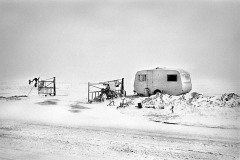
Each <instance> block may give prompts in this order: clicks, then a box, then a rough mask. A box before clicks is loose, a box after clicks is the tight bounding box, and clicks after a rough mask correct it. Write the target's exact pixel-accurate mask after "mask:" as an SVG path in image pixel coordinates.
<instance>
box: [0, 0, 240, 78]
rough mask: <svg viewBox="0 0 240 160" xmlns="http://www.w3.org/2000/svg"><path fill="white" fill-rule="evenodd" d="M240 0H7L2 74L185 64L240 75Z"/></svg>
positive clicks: (1, 4)
mask: <svg viewBox="0 0 240 160" xmlns="http://www.w3.org/2000/svg"><path fill="white" fill-rule="evenodd" d="M239 54H240V1H217V0H213V1H207V0H200V1H197V2H196V1H194V2H193V1H190V0H186V1H178V0H176V1H174V0H171V1H169V0H146V1H145V0H124V1H122V0H112V1H111V0H101V1H99V0H81V1H77V0H76V1H73V0H72V1H67V0H66V1H45V2H44V1H41V0H39V1H31V2H30V1H17V0H16V1H13V0H12V1H8V0H6V1H2V0H0V55H1V57H0V78H1V80H8V79H11V80H17V79H26V80H28V79H30V78H33V77H35V76H40V77H43V78H49V77H53V76H56V77H57V79H58V80H59V81H62V80H68V79H71V80H78V81H81V82H84V81H102V80H111V79H114V78H121V77H125V78H127V79H133V78H134V74H135V72H136V71H138V70H142V69H151V68H155V67H176V68H183V69H185V70H187V71H189V72H190V74H191V76H192V81H197V80H202V79H203V80H206V79H207V80H208V79H209V80H212V79H213V80H214V79H220V80H223V81H225V80H238V81H239V79H240V71H239V68H240V65H239V60H240V57H239Z"/></svg>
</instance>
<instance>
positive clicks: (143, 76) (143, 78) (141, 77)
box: [138, 74, 147, 81]
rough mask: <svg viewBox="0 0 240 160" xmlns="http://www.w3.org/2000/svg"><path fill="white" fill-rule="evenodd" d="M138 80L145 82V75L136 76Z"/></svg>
mask: <svg viewBox="0 0 240 160" xmlns="http://www.w3.org/2000/svg"><path fill="white" fill-rule="evenodd" d="M138 80H139V81H146V80H147V75H146V74H140V75H138Z"/></svg>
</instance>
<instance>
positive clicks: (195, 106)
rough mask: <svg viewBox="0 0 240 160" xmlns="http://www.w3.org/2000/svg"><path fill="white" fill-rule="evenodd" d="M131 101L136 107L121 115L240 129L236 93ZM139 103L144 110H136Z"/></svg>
mask: <svg viewBox="0 0 240 160" xmlns="http://www.w3.org/2000/svg"><path fill="white" fill-rule="evenodd" d="M128 101H131V103H133V104H134V105H132V106H130V107H128V108H126V109H125V110H121V112H122V113H124V114H129V115H131V116H139V115H141V116H146V117H148V118H149V119H150V120H151V121H155V122H162V123H170V124H181V125H192V126H204V127H213V128H215V127H216V128H240V125H239V121H240V96H239V95H237V94H235V93H225V94H222V95H220V96H205V95H203V94H200V93H197V92H193V93H188V94H185V95H181V96H171V95H167V94H159V95H153V96H150V97H147V98H146V97H137V98H133V97H131V98H129V99H128ZM138 103H141V104H142V107H143V108H142V109H139V108H137V105H138ZM136 109H137V111H136Z"/></svg>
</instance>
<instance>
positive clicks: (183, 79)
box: [181, 74, 191, 82]
mask: <svg viewBox="0 0 240 160" xmlns="http://www.w3.org/2000/svg"><path fill="white" fill-rule="evenodd" d="M181 77H182V81H183V82H191V78H190V75H189V74H182V75H181Z"/></svg>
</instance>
